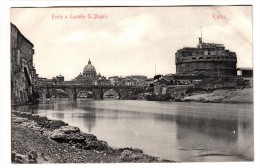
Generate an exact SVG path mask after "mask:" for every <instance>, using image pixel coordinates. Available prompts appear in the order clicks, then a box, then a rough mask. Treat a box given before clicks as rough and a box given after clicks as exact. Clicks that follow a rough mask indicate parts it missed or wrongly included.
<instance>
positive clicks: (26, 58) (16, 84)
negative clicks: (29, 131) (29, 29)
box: [11, 23, 38, 104]
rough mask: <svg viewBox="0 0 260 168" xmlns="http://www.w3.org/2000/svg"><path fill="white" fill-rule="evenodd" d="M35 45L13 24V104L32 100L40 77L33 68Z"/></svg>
mask: <svg viewBox="0 0 260 168" xmlns="http://www.w3.org/2000/svg"><path fill="white" fill-rule="evenodd" d="M33 48H34V45H33V44H32V43H31V42H30V41H29V40H28V39H27V38H26V37H24V35H23V34H22V33H21V32H20V31H19V29H18V28H17V27H16V26H15V25H14V24H12V23H11V102H12V104H19V103H25V102H27V101H30V100H32V97H33V94H32V92H33V90H32V86H33V84H34V83H35V82H36V81H35V79H33V77H36V78H37V77H38V74H36V70H35V69H34V67H33V54H34V49H33Z"/></svg>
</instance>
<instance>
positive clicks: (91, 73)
mask: <svg viewBox="0 0 260 168" xmlns="http://www.w3.org/2000/svg"><path fill="white" fill-rule="evenodd" d="M83 76H84V77H96V76H97V73H96V68H95V67H94V66H93V65H91V61H90V59H89V61H88V65H86V66H85V67H84V70H83Z"/></svg>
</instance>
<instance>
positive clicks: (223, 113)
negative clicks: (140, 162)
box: [18, 99, 254, 161]
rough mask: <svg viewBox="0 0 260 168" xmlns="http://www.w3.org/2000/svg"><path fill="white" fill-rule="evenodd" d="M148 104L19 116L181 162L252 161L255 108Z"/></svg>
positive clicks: (61, 105)
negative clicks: (58, 123)
mask: <svg viewBox="0 0 260 168" xmlns="http://www.w3.org/2000/svg"><path fill="white" fill-rule="evenodd" d="M236 106H237V107H235V106H234V105H232V104H210V105H209V104H196V103H166V102H146V101H117V100H108V101H107V100H106V101H93V100H86V99H84V100H78V101H68V100H66V101H65V100H63V101H55V102H54V103H53V104H45V105H43V104H40V105H37V106H21V107H19V108H18V110H21V111H29V112H32V113H39V114H44V115H46V116H47V117H50V118H51V119H61V120H64V121H65V122H68V123H69V124H70V125H75V126H78V127H80V129H81V130H82V131H83V132H88V133H93V134H95V135H96V136H97V137H98V138H99V139H102V140H105V141H107V142H108V143H109V145H111V146H112V147H137V148H141V149H142V150H144V152H146V153H148V154H150V155H154V156H158V157H161V158H165V159H171V160H176V161H241V160H242V161H244V160H253V159H254V153H253V149H254V147H253V117H252V116H253V110H252V105H248V104H247V105H236Z"/></svg>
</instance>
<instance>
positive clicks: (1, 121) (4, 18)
mask: <svg viewBox="0 0 260 168" xmlns="http://www.w3.org/2000/svg"><path fill="white" fill-rule="evenodd" d="M259 2H260V1H259V0H251V1H250V0H240V1H235V0H228V1H227V0H225V1H223V0H219V1H218V0H201V1H198V0H188V1H187V0H185V1H184V0H177V1H174V2H172V1H171V0H163V1H160V0H152V1H150V0H142V1H139V0H131V1H124V0H114V1H112V0H102V1H99V0H89V1H87V0H82V1H80V0H79V1H75V0H71V1H69V0H68V1H51V0H47V1H37V0H31V1H20V0H12V1H7V0H3V1H1V0H0V12H1V13H0V26H1V27H0V38H1V39H0V96H1V99H0V108H1V109H0V143H1V144H0V145H1V146H0V167H1V168H6V167H18V166H19V167H28V166H29V167H30V166H35V165H28V164H26V165H20V164H19V165H15V164H11V135H10V133H11V128H10V120H11V119H10V82H9V81H10V47H9V44H10V27H9V26H10V16H9V13H10V11H9V9H10V7H49V6H167V5H169V6H172V5H253V45H254V46H253V50H254V51H253V54H254V86H255V87H254V98H255V99H254V101H255V103H254V128H255V129H254V132H255V134H254V135H255V139H254V142H255V145H254V149H255V152H254V154H255V156H254V158H255V161H254V162H232V163H228V162H221V163H194V162H193V163H160V164H158V163H153V164H118V163H117V164H76V165H75V164H63V165H62V166H63V167H74V166H77V167H89V166H90V167H121V166H124V167H133V166H134V167H136V166H137V167H144V166H149V167H165V166H167V167H168V166H169V167H170V166H171V167H185V168H189V167H192V168H193V167H200V168H208V167H210V168H215V167H216V168H219V167H227V168H230V167H236V168H237V167H239V168H242V167H243V168H244V167H250V168H251V167H254V168H259V167H260V164H259V163H260V162H259V159H260V157H259V149H260V146H259V142H260V140H259V128H260V127H259V119H260V116H259V111H258V110H259V105H258V104H257V100H258V96H259V88H258V86H259V78H258V74H259V67H258V66H257V63H259V56H260V54H259V44H260V43H259V37H260V35H259V29H260V27H259V20H260V19H259V16H260V9H259V7H260V3H259ZM29 19H30V18H28V20H29ZM54 166H61V165H58V164H48V165H46V164H41V165H37V167H54Z"/></svg>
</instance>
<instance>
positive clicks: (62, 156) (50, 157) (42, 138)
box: [11, 111, 172, 164]
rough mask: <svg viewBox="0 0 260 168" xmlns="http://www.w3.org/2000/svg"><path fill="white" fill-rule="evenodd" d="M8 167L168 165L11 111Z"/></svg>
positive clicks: (62, 125) (56, 123)
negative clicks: (93, 164)
mask: <svg viewBox="0 0 260 168" xmlns="http://www.w3.org/2000/svg"><path fill="white" fill-rule="evenodd" d="M11 128H12V163H34V164H35V163H124V162H125V163H129V162H133V163H151V162H172V161H169V160H163V159H160V158H157V157H153V156H149V155H146V154H144V153H143V151H142V150H140V149H136V148H119V149H113V148H111V147H109V145H108V144H107V142H105V141H102V140H98V138H97V137H96V136H95V135H92V134H87V133H83V132H81V131H80V129H79V128H77V127H73V126H69V125H68V124H67V123H65V122H63V121H60V120H49V119H48V118H47V117H44V116H39V115H35V114H31V113H25V112H19V111H12V126H11Z"/></svg>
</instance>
